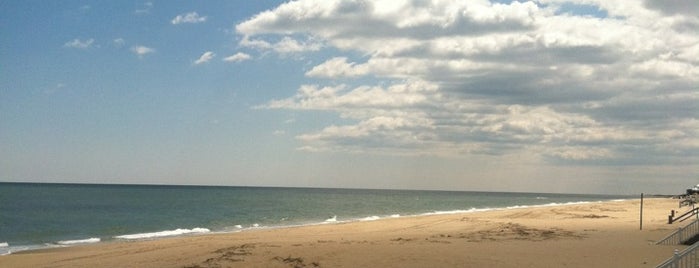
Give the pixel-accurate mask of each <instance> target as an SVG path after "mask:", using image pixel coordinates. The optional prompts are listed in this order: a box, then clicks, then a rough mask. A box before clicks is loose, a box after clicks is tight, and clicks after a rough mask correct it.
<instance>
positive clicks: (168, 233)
mask: <svg viewBox="0 0 699 268" xmlns="http://www.w3.org/2000/svg"><path fill="white" fill-rule="evenodd" d="M208 232H211V230H209V229H206V228H194V229H176V230H167V231H160V232H154V233H142V234H129V235H120V236H115V237H114V238H117V239H146V238H156V237H165V236H176V235H184V234H196V233H208Z"/></svg>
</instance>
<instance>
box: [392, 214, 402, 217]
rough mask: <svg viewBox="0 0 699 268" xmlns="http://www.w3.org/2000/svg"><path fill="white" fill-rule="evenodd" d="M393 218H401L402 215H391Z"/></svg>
mask: <svg viewBox="0 0 699 268" xmlns="http://www.w3.org/2000/svg"><path fill="white" fill-rule="evenodd" d="M391 218H400V214H393V215H391Z"/></svg>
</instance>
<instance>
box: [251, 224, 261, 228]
mask: <svg viewBox="0 0 699 268" xmlns="http://www.w3.org/2000/svg"><path fill="white" fill-rule="evenodd" d="M258 227H260V224H259V223H254V224H253V225H252V228H258Z"/></svg>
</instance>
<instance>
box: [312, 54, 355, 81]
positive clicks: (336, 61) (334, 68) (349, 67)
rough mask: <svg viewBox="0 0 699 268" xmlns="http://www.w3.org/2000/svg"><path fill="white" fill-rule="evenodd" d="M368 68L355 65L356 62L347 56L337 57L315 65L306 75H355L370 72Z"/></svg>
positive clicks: (330, 76) (329, 76)
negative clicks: (349, 61) (349, 59)
mask: <svg viewBox="0 0 699 268" xmlns="http://www.w3.org/2000/svg"><path fill="white" fill-rule="evenodd" d="M368 71H369V70H368V69H367V68H361V67H355V63H354V62H352V63H348V62H347V58H346V57H337V58H332V59H329V60H328V61H326V62H324V63H322V64H320V65H318V66H315V67H313V69H311V70H310V71H308V72H306V76H310V77H324V78H332V77H355V76H361V75H365V74H367V73H368Z"/></svg>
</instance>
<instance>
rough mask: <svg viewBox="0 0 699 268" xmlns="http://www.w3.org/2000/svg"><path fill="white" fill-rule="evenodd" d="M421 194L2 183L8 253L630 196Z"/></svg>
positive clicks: (1, 239)
mask: <svg viewBox="0 0 699 268" xmlns="http://www.w3.org/2000/svg"><path fill="white" fill-rule="evenodd" d="M629 198H632V197H631V196H609V195H580V194H544V193H499V192H456V191H414V190H365V189H317V188H267V187H220V186H165V185H97V184H38V183H0V255H5V254H10V253H12V252H18V251H22V250H30V249H39V248H48V247H64V246H70V245H77V244H86V243H99V242H106V241H131V240H142V239H157V238H162V237H171V236H179V235H193V234H201V233H212V232H240V231H246V230H251V229H256V228H284V227H290V226H300V225H312V224H333V223H340V222H350V221H367V220H378V219H382V218H389V217H409V216H416V215H428V214H444V213H458V212H470V211H483V210H494V209H511V208H516V207H523V206H545V205H558V204H567V203H576V202H595V201H606V200H615V199H629Z"/></svg>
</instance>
